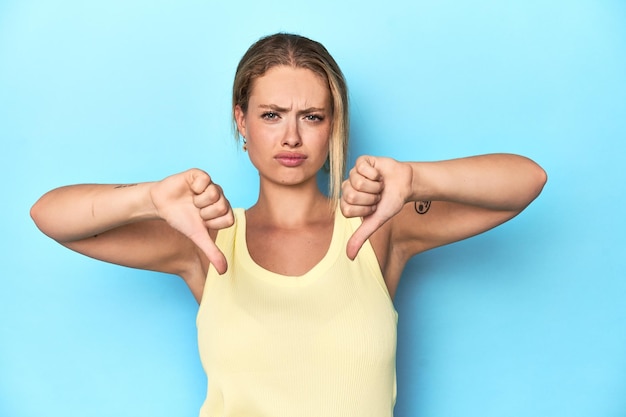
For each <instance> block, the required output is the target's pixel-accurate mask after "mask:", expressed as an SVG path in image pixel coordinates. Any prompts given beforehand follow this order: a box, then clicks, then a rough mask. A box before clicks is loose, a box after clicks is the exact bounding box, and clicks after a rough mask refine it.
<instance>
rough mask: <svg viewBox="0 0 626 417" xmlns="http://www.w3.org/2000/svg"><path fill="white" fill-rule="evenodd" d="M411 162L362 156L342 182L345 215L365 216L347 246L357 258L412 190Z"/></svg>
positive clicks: (399, 208)
mask: <svg viewBox="0 0 626 417" xmlns="http://www.w3.org/2000/svg"><path fill="white" fill-rule="evenodd" d="M412 179H413V170H412V169H411V167H410V165H408V164H404V163H402V162H399V161H396V160H395V159H391V158H381V157H374V156H361V157H359V158H358V159H357V161H356V164H355V165H354V168H352V170H350V174H349V176H348V179H347V180H345V181H344V182H343V184H342V195H341V204H340V207H341V212H342V213H343V215H344V216H346V217H363V223H362V224H361V226H359V228H358V229H357V230H356V231H355V232H354V234H353V235H352V237H351V238H350V240H349V241H348V245H347V248H346V252H347V255H348V257H349V258H350V259H354V258H355V257H356V255H357V254H358V252H359V250H360V249H361V246H363V244H364V243H365V241H366V240H367V239H369V237H370V236H371V235H372V234H374V232H376V230H378V229H379V228H380V227H381V226H382V225H383V224H385V222H387V220H389V219H391V218H392V217H393V216H395V215H396V214H398V213H399V212H400V210H401V209H402V207H403V206H404V204H405V203H406V202H407V199H408V198H409V197H410V194H411V190H412V186H411V184H412Z"/></svg>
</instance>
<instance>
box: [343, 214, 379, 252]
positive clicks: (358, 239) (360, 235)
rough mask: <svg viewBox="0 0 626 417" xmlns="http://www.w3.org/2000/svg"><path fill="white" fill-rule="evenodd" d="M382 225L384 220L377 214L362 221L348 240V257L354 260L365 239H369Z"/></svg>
mask: <svg viewBox="0 0 626 417" xmlns="http://www.w3.org/2000/svg"><path fill="white" fill-rule="evenodd" d="M381 225H382V222H381V221H380V220H379V219H377V218H376V217H375V215H371V216H369V217H366V218H364V219H363V223H361V225H360V226H359V227H358V228H357V229H356V230H355V231H354V233H353V234H352V236H350V239H349V240H348V244H347V246H346V254H347V255H348V258H350V259H351V260H354V258H356V256H357V255H358V253H359V251H360V250H361V247H362V246H363V244H364V243H365V241H366V240H367V239H369V238H370V236H372V235H373V234H374V232H375V231H376V230H378V229H379V228H380V226H381Z"/></svg>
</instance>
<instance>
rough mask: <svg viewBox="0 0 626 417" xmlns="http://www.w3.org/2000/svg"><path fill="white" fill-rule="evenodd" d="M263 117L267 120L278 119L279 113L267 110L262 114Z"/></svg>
mask: <svg viewBox="0 0 626 417" xmlns="http://www.w3.org/2000/svg"><path fill="white" fill-rule="evenodd" d="M261 118H263V119H266V120H276V119H278V113H274V112H273V111H268V112H265V113H263V114H262V115H261Z"/></svg>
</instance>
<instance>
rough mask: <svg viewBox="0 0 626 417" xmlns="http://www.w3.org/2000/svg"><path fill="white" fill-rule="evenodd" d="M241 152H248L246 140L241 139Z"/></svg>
mask: <svg viewBox="0 0 626 417" xmlns="http://www.w3.org/2000/svg"><path fill="white" fill-rule="evenodd" d="M242 148H243V151H244V152H248V141H247V140H246V138H243V147H242Z"/></svg>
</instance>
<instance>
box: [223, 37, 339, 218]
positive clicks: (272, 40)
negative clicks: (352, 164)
mask: <svg viewBox="0 0 626 417" xmlns="http://www.w3.org/2000/svg"><path fill="white" fill-rule="evenodd" d="M279 65H286V66H291V67H294V68H306V69H308V70H311V71H313V72H314V73H315V74H317V75H319V76H320V77H322V79H324V80H325V81H326V82H327V83H328V89H329V91H330V95H331V106H332V107H331V111H332V125H331V132H330V140H329V152H328V159H329V163H330V181H329V197H330V198H331V200H332V203H333V207H334V206H335V205H336V204H337V202H338V201H339V194H340V192H341V182H342V181H343V178H344V175H345V169H346V168H345V167H346V158H347V153H348V132H349V117H348V87H347V85H346V81H345V79H344V76H343V73H342V72H341V69H340V68H339V65H337V62H335V60H334V59H333V57H332V56H331V55H330V53H329V52H328V51H327V50H326V48H325V47H324V46H323V45H322V44H321V43H319V42H316V41H314V40H311V39H308V38H305V37H303V36H300V35H294V34H288V33H277V34H274V35H270V36H266V37H264V38H261V39H259V40H258V41H257V42H255V43H254V44H253V45H252V46H250V48H249V49H248V51H247V52H246V53H245V54H244V56H243V57H242V58H241V61H239V65H238V66H237V71H236V73H235V81H234V83H233V124H234V127H235V132H237V123H236V121H235V113H234V111H235V107H236V106H239V107H240V108H241V110H242V111H243V112H244V113H246V112H247V110H248V101H249V98H250V93H251V90H252V85H253V82H254V80H255V79H257V78H259V77H261V76H263V75H264V74H265V73H266V72H267V71H268V70H269V69H270V68H273V67H275V66H279ZM237 133H238V132H237ZM236 136H237V139H238V140H239V135H238V134H237V135H236Z"/></svg>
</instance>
